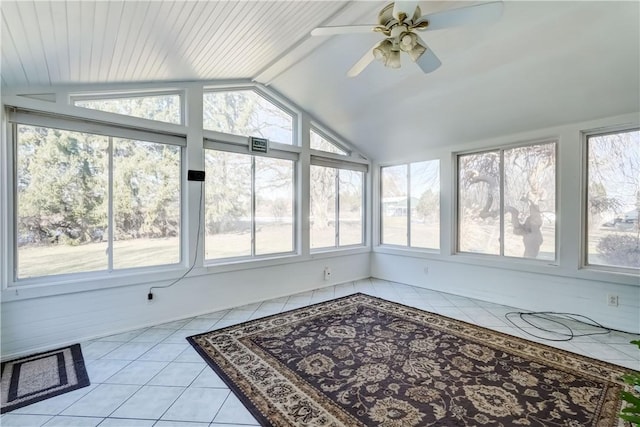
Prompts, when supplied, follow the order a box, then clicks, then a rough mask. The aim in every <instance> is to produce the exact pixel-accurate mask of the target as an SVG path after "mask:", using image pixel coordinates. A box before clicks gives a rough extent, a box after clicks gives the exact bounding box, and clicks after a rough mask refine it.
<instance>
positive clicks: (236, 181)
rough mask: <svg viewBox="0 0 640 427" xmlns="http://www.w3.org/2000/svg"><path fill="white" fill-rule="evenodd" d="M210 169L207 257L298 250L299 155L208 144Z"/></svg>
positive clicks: (228, 256)
mask: <svg viewBox="0 0 640 427" xmlns="http://www.w3.org/2000/svg"><path fill="white" fill-rule="evenodd" d="M205 171H206V182H205V259H207V260H221V259H227V258H250V257H257V256H261V255H274V254H286V253H292V252H293V251H294V230H295V221H294V218H295V208H294V206H295V205H294V182H295V179H294V173H295V162H294V161H292V160H288V159H280V158H272V157H261V156H252V155H247V154H240V153H233V152H226V151H219V150H212V149H207V150H205Z"/></svg>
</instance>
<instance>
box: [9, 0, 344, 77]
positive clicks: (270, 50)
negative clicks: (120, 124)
mask: <svg viewBox="0 0 640 427" xmlns="http://www.w3.org/2000/svg"><path fill="white" fill-rule="evenodd" d="M346 3H347V2H345V1H165V0H163V1H33V0H28V1H2V2H1V6H0V7H1V8H2V39H1V43H2V63H1V66H2V68H1V71H2V85H3V86H5V87H7V86H8V87H23V86H48V85H56V84H65V83H106V82H143V81H145V82H146V81H160V80H162V81H167V80H218V79H250V78H253V77H255V76H257V75H258V74H259V73H260V72H262V71H264V70H265V69H267V68H268V67H269V66H270V65H272V63H273V62H274V61H276V60H277V59H278V58H280V57H281V56H283V55H286V54H287V52H288V50H289V49H291V48H292V47H295V46H296V45H297V44H299V43H300V42H301V41H303V40H305V39H306V38H308V35H309V32H310V31H311V29H313V28H315V27H316V26H318V25H321V24H322V23H323V22H325V21H326V20H327V19H328V18H330V17H331V16H332V15H334V14H335V13H336V12H338V11H340V10H341V9H342V8H343V7H344V6H345V4H346Z"/></svg>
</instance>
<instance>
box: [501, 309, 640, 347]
mask: <svg viewBox="0 0 640 427" xmlns="http://www.w3.org/2000/svg"><path fill="white" fill-rule="evenodd" d="M516 316H517V317H519V318H520V320H522V321H523V322H524V323H526V324H528V325H529V326H531V327H533V328H535V329H537V330H539V331H543V332H547V333H550V334H553V335H556V336H559V338H550V337H543V336H539V335H536V334H534V333H531V332H530V331H528V330H526V329H524V328H523V327H521V326H519V325H518V324H516V322H514V321H513V320H512V318H513V317H516ZM504 317H505V319H507V320H508V321H509V323H511V324H512V325H513V326H514V327H515V328H516V329H518V330H520V331H522V332H524V333H525V334H527V335H530V336H532V337H535V338H539V339H542V340H547V341H558V342H559V341H571V340H572V339H574V338H578V337H588V336H593V335H607V334H609V333H611V332H622V333H625V334H631V333H630V332H627V331H621V330H619V329H613V328H608V327H606V326H603V325H602V324H600V323H598V322H596V321H595V320H593V319H591V318H590V317H587V316H583V315H581V314H575V313H558V312H555V311H533V312H521V311H510V312H508V313H505V315H504ZM535 320H544V321H547V322H551V323H554V324H556V325H558V326H560V331H559V330H551V329H547V328H545V327H543V326H541V325H540V324H536V323H535ZM563 321H565V322H566V321H573V322H577V323H580V324H582V325H586V326H591V327H593V328H596V329H598V331H596V332H584V333H576V332H575V331H574V330H573V329H572V328H571V326H569V325H568V324H566V323H564V322H563Z"/></svg>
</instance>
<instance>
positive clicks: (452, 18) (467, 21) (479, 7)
mask: <svg viewBox="0 0 640 427" xmlns="http://www.w3.org/2000/svg"><path fill="white" fill-rule="evenodd" d="M503 8H504V5H503V2H502V1H493V2H489V3H482V4H476V5H473V6H466V7H461V8H458V9H451V10H444V11H442V12H435V13H431V14H428V15H424V16H423V17H421V18H420V19H418V22H424V21H428V22H429V25H428V26H427V27H426V28H425V29H426V30H440V29H443V28H451V27H458V26H460V25H473V24H487V23H491V22H495V21H497V20H498V19H499V18H500V16H502V9H503Z"/></svg>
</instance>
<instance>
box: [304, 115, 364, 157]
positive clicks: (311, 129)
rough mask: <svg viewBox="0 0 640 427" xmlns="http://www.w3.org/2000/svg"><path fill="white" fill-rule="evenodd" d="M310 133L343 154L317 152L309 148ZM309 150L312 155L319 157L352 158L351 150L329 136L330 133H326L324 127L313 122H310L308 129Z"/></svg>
mask: <svg viewBox="0 0 640 427" xmlns="http://www.w3.org/2000/svg"><path fill="white" fill-rule="evenodd" d="M311 132H314V133H316V134H317V135H318V136H320V137H321V138H323V139H325V140H326V141H327V142H328V143H329V144H331V145H333V146H335V147H336V148H338V149H339V150H342V151H344V152H345V154H340V153H331V152H329V151H323V150H317V149H314V148H311ZM309 149H310V150H311V152H312V153H313V154H315V155H321V156H324V155H326V154H329V155H336V156H342V157H351V156H353V150H351V149H350V148H349V147H347V146H346V145H345V144H343V143H341V142H339V141H338V138H336V137H334V136H332V135H331V132H328V131H326V130H325V128H324V127H322V126H321V125H319V124H317V123H315V122H312V123H311V125H310V127H309Z"/></svg>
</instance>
